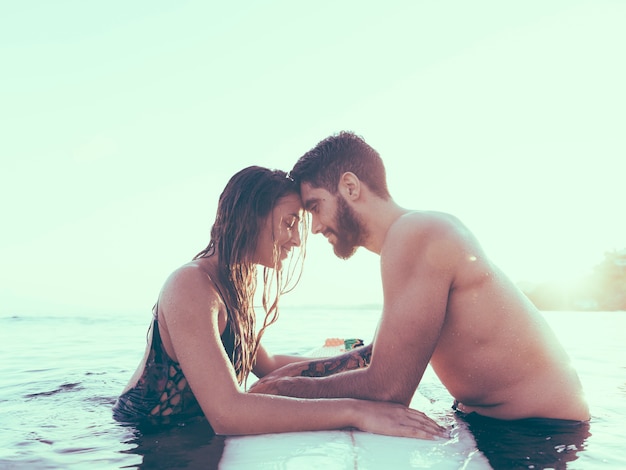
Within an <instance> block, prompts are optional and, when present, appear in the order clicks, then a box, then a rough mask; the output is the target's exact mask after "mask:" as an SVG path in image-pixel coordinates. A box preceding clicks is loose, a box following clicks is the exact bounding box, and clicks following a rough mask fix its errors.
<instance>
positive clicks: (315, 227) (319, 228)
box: [311, 214, 323, 234]
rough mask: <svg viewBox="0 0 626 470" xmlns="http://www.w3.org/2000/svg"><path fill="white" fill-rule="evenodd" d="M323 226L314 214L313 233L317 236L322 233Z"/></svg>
mask: <svg viewBox="0 0 626 470" xmlns="http://www.w3.org/2000/svg"><path fill="white" fill-rule="evenodd" d="M322 227H323V226H322V224H321V223H320V221H319V218H318V217H317V216H316V215H315V214H313V215H312V216H311V233H313V234H316V233H321V232H322Z"/></svg>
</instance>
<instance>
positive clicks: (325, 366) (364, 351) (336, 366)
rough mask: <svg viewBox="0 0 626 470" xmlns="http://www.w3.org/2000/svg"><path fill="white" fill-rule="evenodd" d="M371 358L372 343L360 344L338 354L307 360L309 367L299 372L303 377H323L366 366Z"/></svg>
mask: <svg viewBox="0 0 626 470" xmlns="http://www.w3.org/2000/svg"><path fill="white" fill-rule="evenodd" d="M371 358H372V345H371V344H370V345H368V346H362V347H359V348H356V349H354V350H352V351H350V352H347V353H345V354H342V355H340V356H335V357H329V358H326V359H320V360H319V361H311V362H309V367H308V368H306V369H305V370H303V371H302V372H301V374H300V375H301V376H303V377H325V376H327V375H333V374H336V373H338V372H344V371H347V370H353V369H361V368H363V367H367V366H368V365H369V363H370V359H371Z"/></svg>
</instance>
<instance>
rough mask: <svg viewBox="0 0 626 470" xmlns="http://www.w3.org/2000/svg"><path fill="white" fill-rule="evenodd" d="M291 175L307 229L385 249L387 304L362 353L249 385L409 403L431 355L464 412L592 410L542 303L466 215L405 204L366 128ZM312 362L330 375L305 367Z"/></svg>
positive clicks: (567, 415) (584, 414)
mask: <svg viewBox="0 0 626 470" xmlns="http://www.w3.org/2000/svg"><path fill="white" fill-rule="evenodd" d="M352 169H355V170H354V171H358V174H359V175H358V176H357V174H356V173H354V172H353V170H352ZM292 173H293V174H294V175H295V177H296V178H297V180H298V181H299V182H300V193H301V196H302V201H303V203H304V207H305V209H307V211H308V212H309V213H310V214H311V230H312V231H313V233H321V234H323V235H324V236H325V237H326V238H327V239H328V241H329V242H330V243H331V244H332V245H333V249H334V251H335V254H336V255H337V256H340V257H342V258H349V257H350V256H351V255H352V254H353V253H354V251H355V250H356V248H357V247H359V246H362V247H365V248H366V249H368V250H369V251H372V252H373V253H377V254H379V255H380V266H381V277H382V284H383V296H384V304H383V312H382V315H381V320H380V323H379V325H378V329H377V332H376V336H375V338H374V341H373V344H372V347H371V348H367V349H363V350H361V351H355V352H352V353H349V355H350V356H352V358H353V359H354V356H359V355H360V356H361V361H355V360H352V361H350V360H347V358H345V357H344V358H341V357H340V358H332V359H327V360H322V361H316V362H315V363H313V364H311V363H301V364H296V365H291V366H288V368H286V369H283V370H279V371H277V372H276V373H275V374H272V375H271V376H268V377H265V378H264V379H263V380H262V381H261V382H259V383H258V384H257V385H255V386H254V387H253V388H252V389H251V391H252V392H257V393H274V394H279V395H291V396H297V397H305V398H318V397H319V398H323V397H324V398H330V397H354V398H365V399H371V400H383V401H394V402H398V403H405V404H408V403H409V402H410V401H411V398H412V396H413V394H414V393H415V390H416V389H417V386H418V385H419V382H420V380H421V378H422V375H423V373H424V371H425V369H426V367H427V365H428V364H429V363H430V364H431V365H432V367H433V369H434V371H435V373H436V374H437V375H438V376H439V378H440V380H441V381H442V383H443V384H444V385H445V386H446V388H447V389H448V390H449V392H450V394H451V395H452V396H453V397H454V398H455V399H456V400H457V402H458V404H457V409H458V410H460V411H463V412H466V413H471V412H476V413H479V414H481V415H484V416H489V417H493V418H498V419H506V420H512V419H522V418H555V419H567V420H577V421H578V420H579V421H585V420H588V419H589V410H588V407H587V404H586V402H585V400H584V397H583V393H582V387H581V384H580V381H579V379H578V376H577V374H576V372H575V371H574V369H573V368H572V366H571V364H570V361H569V358H568V357H567V354H566V353H565V351H564V350H563V348H562V347H561V345H560V344H559V342H558V340H557V339H556V337H555V336H554V334H553V332H552V331H551V329H550V327H549V326H548V325H547V323H546V322H545V321H544V319H543V317H542V316H541V313H540V312H538V311H537V309H536V308H535V307H534V306H533V305H532V304H531V302H530V301H529V300H528V299H527V298H526V296H525V295H524V294H523V293H522V292H521V291H520V290H519V289H518V288H517V287H516V286H515V285H514V284H513V283H512V282H511V281H510V280H509V279H508V278H507V277H506V276H505V275H504V274H503V273H502V272H501V271H500V270H499V269H498V268H497V267H496V266H495V265H494V264H493V263H492V262H491V261H490V260H489V259H488V258H487V256H486V254H485V253H484V251H483V249H482V248H481V246H480V245H479V243H478V241H477V240H476V238H475V237H474V236H473V235H472V233H471V232H470V231H469V230H468V229H467V228H466V227H465V226H464V225H463V224H462V223H461V222H460V221H459V220H457V219H456V218H455V217H453V216H451V215H448V214H444V213H440V212H426V211H409V210H406V209H404V208H402V207H400V206H399V205H397V204H396V203H395V202H394V201H393V199H392V198H391V196H390V195H389V192H388V190H387V188H386V181H385V172H384V167H383V166H382V161H381V160H380V156H379V155H378V153H377V152H376V151H375V150H373V149H372V148H371V147H369V146H368V145H367V144H366V143H365V142H364V141H363V140H362V139H361V138H360V137H358V136H355V135H354V134H351V133H341V134H340V135H338V136H332V137H329V138H328V139H325V140H324V141H322V142H320V143H319V144H318V145H317V146H316V147H315V148H314V149H312V150H311V151H310V152H308V153H307V154H305V155H304V156H303V157H302V158H301V159H300V160H299V161H298V163H297V164H296V166H295V167H294V169H293V172H292ZM313 182H315V184H314V183H313ZM335 182H337V183H335ZM335 184H337V186H336V188H335ZM399 345H402V347H401V348H400V347H399ZM370 355H371V357H370ZM367 362H369V365H368V366H367V367H364V368H363V367H362V368H355V369H353V367H355V366H354V365H355V364H360V365H363V364H365V363H367ZM340 364H344V371H343V372H341V373H336V372H337V370H338V369H340V367H338V366H339V365H340ZM311 371H315V375H323V374H321V373H320V371H322V372H323V371H326V372H327V374H332V375H327V376H324V377H315V378H314V377H307V375H310V374H311Z"/></svg>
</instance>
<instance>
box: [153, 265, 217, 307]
mask: <svg viewBox="0 0 626 470" xmlns="http://www.w3.org/2000/svg"><path fill="white" fill-rule="evenodd" d="M216 282H217V280H216V279H215V274H214V271H213V269H212V265H211V264H210V263H207V262H205V261H202V260H193V261H190V262H189V263H186V264H184V265H182V266H181V267H179V268H178V269H176V270H175V271H173V272H172V273H171V274H170V275H169V277H168V278H167V280H166V281H165V284H164V285H163V289H162V290H161V295H160V297H161V299H170V300H172V299H177V300H179V301H180V300H185V299H198V298H201V299H205V300H210V299H215V300H217V301H219V300H221V296H220V295H219V292H218V289H217V285H216Z"/></svg>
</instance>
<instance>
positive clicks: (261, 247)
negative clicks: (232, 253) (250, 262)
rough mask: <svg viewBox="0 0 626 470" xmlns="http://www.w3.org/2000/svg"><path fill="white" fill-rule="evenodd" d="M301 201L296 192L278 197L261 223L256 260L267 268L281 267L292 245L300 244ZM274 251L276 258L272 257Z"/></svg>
mask: <svg viewBox="0 0 626 470" xmlns="http://www.w3.org/2000/svg"><path fill="white" fill-rule="evenodd" d="M301 217H302V201H301V200H300V196H298V195H297V194H289V195H287V196H284V197H282V198H280V199H279V200H278V201H277V202H276V205H275V206H274V209H272V212H270V215H269V216H268V217H267V219H265V222H264V223H263V224H262V227H261V232H260V233H259V239H258V240H257V247H256V262H257V263H258V264H261V265H263V266H266V267H268V268H273V267H277V268H279V269H280V268H281V267H282V263H283V261H284V260H285V259H286V258H287V256H289V252H290V251H291V249H292V248H293V247H294V246H300V218H301ZM274 253H276V256H277V257H278V259H276V260H275V259H274V256H275V255H274Z"/></svg>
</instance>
